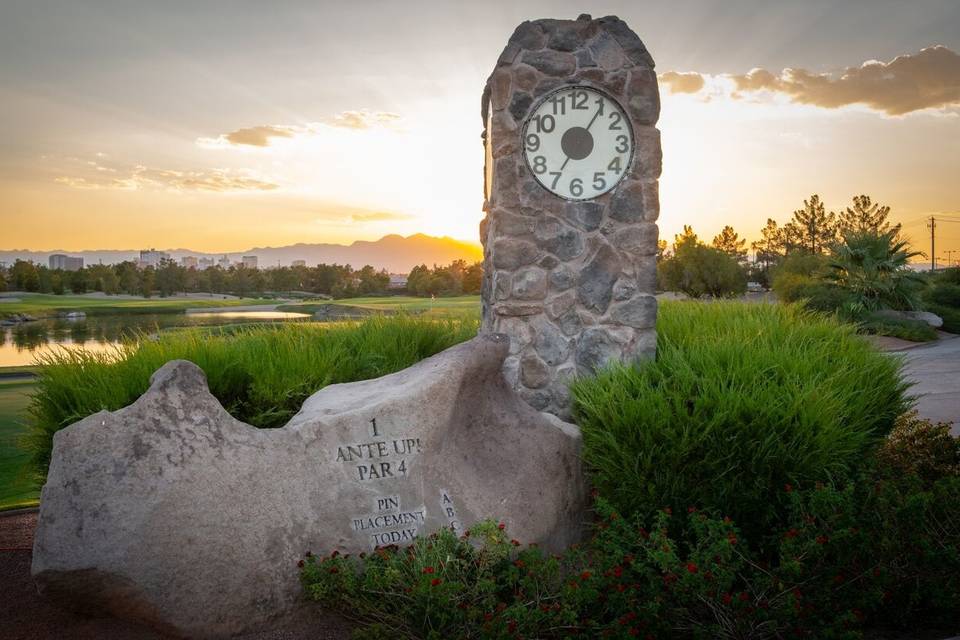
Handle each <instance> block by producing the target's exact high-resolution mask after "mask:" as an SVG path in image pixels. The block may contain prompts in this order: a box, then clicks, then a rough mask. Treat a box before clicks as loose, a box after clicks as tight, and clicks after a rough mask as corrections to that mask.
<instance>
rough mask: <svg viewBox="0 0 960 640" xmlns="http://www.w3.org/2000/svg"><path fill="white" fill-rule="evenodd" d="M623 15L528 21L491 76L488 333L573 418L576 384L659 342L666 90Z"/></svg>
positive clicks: (527, 392)
mask: <svg viewBox="0 0 960 640" xmlns="http://www.w3.org/2000/svg"><path fill="white" fill-rule="evenodd" d="M653 67H654V63H653V59H652V58H651V57H650V54H649V53H648V52H647V50H646V48H645V47H644V45H643V43H642V42H641V41H640V38H638V37H637V35H636V34H635V33H633V32H632V31H631V30H630V29H629V27H627V25H626V24H625V23H624V22H623V21H622V20H620V19H618V18H616V17H612V16H611V17H605V18H599V19H597V20H593V19H591V18H590V16H586V15H584V16H581V17H580V18H579V19H577V20H536V21H534V22H525V23H523V24H521V25H520V26H519V27H517V29H516V31H515V32H514V34H513V36H512V37H511V38H510V41H509V43H508V44H507V47H506V48H505V49H504V50H503V53H502V54H501V55H500V58H499V60H498V61H497V66H496V68H495V69H494V71H493V73H492V74H491V76H490V78H489V80H488V81H487V87H486V91H485V92H484V95H483V102H482V114H483V121H484V126H485V132H484V145H485V152H486V163H485V165H486V170H485V197H486V202H485V207H484V208H485V211H486V217H485V219H484V221H483V222H482V223H481V226H480V237H481V240H482V241H483V245H484V267H485V268H484V282H483V330H484V331H489V332H496V333H504V334H507V335H508V336H510V342H511V344H510V356H509V357H508V358H507V359H506V361H505V363H504V374H505V376H506V378H507V380H508V382H509V384H511V386H513V387H514V388H516V389H517V390H518V392H519V393H520V395H521V396H522V397H523V398H524V399H525V400H526V401H527V402H528V403H529V404H530V405H532V406H533V407H534V408H536V409H539V410H542V411H549V412H551V413H553V414H555V415H558V416H560V417H563V418H567V417H568V416H569V415H570V399H569V392H568V383H569V381H570V379H571V378H572V377H573V376H575V375H577V374H586V373H590V372H592V371H594V370H595V369H596V368H597V367H600V366H603V365H604V364H606V363H608V362H610V361H613V360H628V359H631V358H644V357H653V355H654V353H655V350H656V330H655V324H656V313H657V305H656V298H654V293H655V286H656V252H657V226H656V220H657V216H658V214H659V196H658V190H657V180H658V178H659V176H660V165H661V152H660V133H659V131H658V130H657V129H656V128H655V127H654V125H655V124H656V121H657V118H658V116H659V111H660V97H659V92H658V88H657V76H656V73H655V72H654V70H653Z"/></svg>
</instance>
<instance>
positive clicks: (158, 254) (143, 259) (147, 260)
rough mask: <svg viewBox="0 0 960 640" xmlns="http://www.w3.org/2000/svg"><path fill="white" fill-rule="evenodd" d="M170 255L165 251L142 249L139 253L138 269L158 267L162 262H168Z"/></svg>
mask: <svg viewBox="0 0 960 640" xmlns="http://www.w3.org/2000/svg"><path fill="white" fill-rule="evenodd" d="M169 259H170V254H169V253H167V252H166V251H157V250H156V249H143V250H141V251H140V263H139V264H140V267H141V268H143V267H158V266H160V263H161V262H163V261H164V260H169Z"/></svg>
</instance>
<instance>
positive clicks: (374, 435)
mask: <svg viewBox="0 0 960 640" xmlns="http://www.w3.org/2000/svg"><path fill="white" fill-rule="evenodd" d="M370 424H372V425H373V437H374V438H376V437H377V436H379V435H380V434H379V433H377V419H376V418H370Z"/></svg>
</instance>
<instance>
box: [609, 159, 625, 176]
mask: <svg viewBox="0 0 960 640" xmlns="http://www.w3.org/2000/svg"><path fill="white" fill-rule="evenodd" d="M607 170H608V171H613V172H614V173H618V174H619V173H620V171H622V169H621V168H620V156H617V157H616V158H614V159H613V160H611V161H610V164H608V165H607Z"/></svg>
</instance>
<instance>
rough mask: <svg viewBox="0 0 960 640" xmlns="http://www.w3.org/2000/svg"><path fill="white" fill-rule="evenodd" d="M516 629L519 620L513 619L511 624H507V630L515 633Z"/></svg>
mask: <svg viewBox="0 0 960 640" xmlns="http://www.w3.org/2000/svg"><path fill="white" fill-rule="evenodd" d="M516 630H517V621H516V620H511V621H510V624H508V625H507V631H509V632H510V633H513V632H514V631H516Z"/></svg>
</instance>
